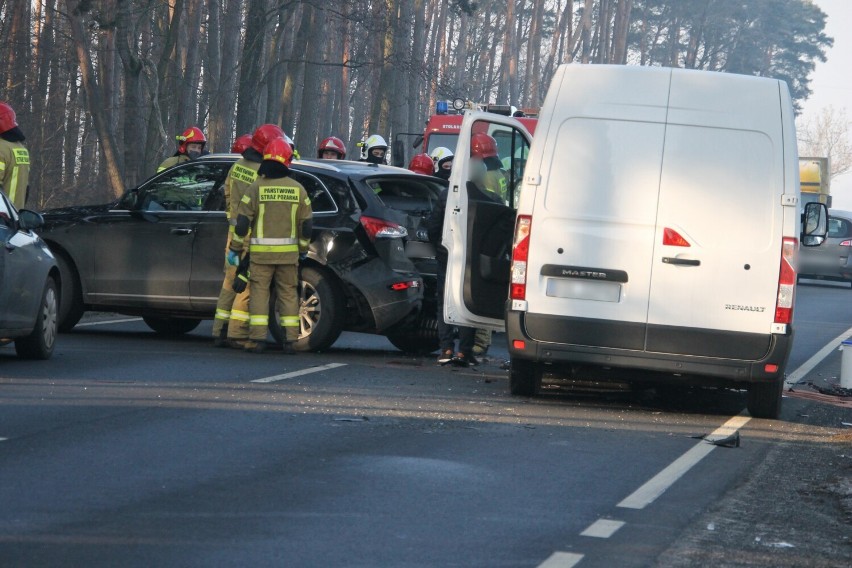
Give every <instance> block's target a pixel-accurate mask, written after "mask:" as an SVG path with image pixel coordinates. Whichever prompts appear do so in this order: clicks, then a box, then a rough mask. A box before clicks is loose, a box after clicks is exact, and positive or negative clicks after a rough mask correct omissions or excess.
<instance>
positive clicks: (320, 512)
mask: <svg viewBox="0 0 852 568" xmlns="http://www.w3.org/2000/svg"><path fill="white" fill-rule="evenodd" d="M850 299H852V291H850V290H849V289H848V287H847V288H843V287H840V286H833V285H830V284H825V285H821V284H816V285H812V286H809V285H805V286H801V287H800V288H799V298H798V302H799V304H798V308H797V310H798V311H797V313H796V318H797V319H796V321H797V326H798V327H797V329H798V331H797V334H798V335H797V339H796V348H795V351H794V353H793V354H792V357H791V365H790V368H791V369H793V368H795V367H796V366H798V365H801V364H802V363H803V362H804V361H806V360H808V359H809V358H810V357H811V355H813V353H815V352H816V351H818V350H819V349H820V348H821V347H823V345H825V344H826V342H828V341H830V340H832V339H833V338H835V337H836V336H837V335H838V334H840V333H842V332H843V331H844V330H845V329H849V327H850V326H852V302H850ZM128 320H129V321H128ZM209 332H210V324H209V322H208V323H205V324H203V325H202V326H201V327H199V328H198V330H196V331H195V332H193V333H191V334H189V335H186V336H184V337H180V338H177V339H163V338H160V337H158V336H156V335H154V334H153V333H151V332H150V331H148V330H147V328H146V327H145V325H144V324H143V323H142V322H141V321H139V320H135V319H134V318H122V317H118V318H114V319H113V320H109V321H98V320H91V319H89V320H87V321H86V322H84V324H83V325H80V326H78V328H77V329H75V331H74V332H73V333H70V334H64V335H62V336H60V338H59V343H58V346H57V351H56V353H55V355H54V358H53V359H52V360H51V361H48V362H26V361H18V360H17V359H16V358H15V357H14V351H13V350H12V349H11V348H6V349H2V350H0V377H2V378H0V565H2V566H240V565H253V566H344V565H345V566H365V567H366V566H489V567H490V566H519V567H523V566H528V567H536V566H542V565H544V566H554V567H555V566H562V567H565V566H574V565H577V566H581V567H586V566H625V567H628V566H654V565H659V566H666V565H673V564H676V562H675V561H674V560H673V559H681V560H683V559H698V560H696V562H697V563H690V562H687V563H686V564H683V565H703V564H704V562H705V561H712V562H713V563H714V564H716V565H722V566H724V565H739V564H738V563H737V562H734V561H731V562H726V561H725V557H724V556H719V554H721V553H715V552H714V554H713V555H712V556H710V557H708V556H706V555H705V556H701V554H702V551H704V552H706V551H708V550H714V551H715V550H716V549H715V548H714V542H713V541H707V540H706V537H704V536H702V535H703V534H704V533H706V532H707V531H708V530H710V529H707V528H704V527H705V526H709V525H708V522H707V515H708V514H710V513H713V514H716V512H719V515H721V516H720V517H719V521H718V522H719V524H720V527H721V526H722V525H723V524H724V523H725V521H726V520H728V521H729V520H731V519H732V518H733V517H742V515H741V513H740V512H737V511H741V508H740V509H738V508H736V507H733V506H731V507H733V510H734V511H735V512H734V513H731V512H727V513H726V512H725V511H726V509H724V507H721V505H720V504H729V503H731V502H732V499H734V498H741V497H742V496H743V495H747V494H748V490H749V487H752V486H751V485H749V484H750V483H752V482H757V481H759V478H760V477H761V476H762V477H763V479H769V477H767V476H766V471H767V468H769V469H770V470H771V471H772V472H773V474H774V475H776V477H775V478H774V481H773V483H772V487H770V488H769V489H768V490H767V489H762V490H761V491H762V492H763V493H762V495H763V496H764V497H766V495H765V494H766V493H767V492H771V491H773V490H778V491H779V492H780V491H781V488H782V487H783V486H784V484H785V483H787V484H789V483H792V481H791V480H789V479H786V480H785V478H784V477H783V475H782V474H783V472H782V471H781V468H775V467H770V464H772V463H774V462H773V460H775V461H777V460H779V459H782V457H783V456H782V457H779V453H778V452H780V451H781V449H785V448H793V451H797V452H799V453H800V454H801V452H803V451H805V450H806V449H808V448H814V451H817V450H819V451H822V450H823V449H825V448H826V447H829V446H828V445H827V443H826V440H829V439H831V440H833V439H834V438H837V436H838V433H839V432H842V428H843V427H842V426H841V424H840V418H842V417H843V416H848V414H849V413H848V411H847V410H844V409H837V410H836V411H835V410H833V409H831V408H828V407H826V406H825V405H819V404H817V403H811V402H807V401H801V400H790V399H787V400H786V401H785V405H784V411H783V415H782V419H781V420H778V421H767V420H748V417H747V416H746V415H744V411H743V408H744V406H745V394H744V393H742V392H738V391H726V390H695V389H693V390H683V389H657V390H651V391H640V392H622V391H618V390H612V391H606V392H604V391H579V392H578V391H571V390H566V389H565V388H563V387H564V385H563V386H560V385H559V384H558V381H554V382H553V385H552V388H550V389H548V393H547V394H546V395H544V396H540V397H537V398H535V399H526V398H517V397H511V396H509V394H508V380H507V375H506V372H505V371H504V370H502V369H501V363H502V359H503V357H504V356H505V347H503V346H500V345H499V344H498V343H495V345H494V346H493V347H492V353H491V355H492V356H491V357H490V358H489V359H488V361H487V362H484V364H482V365H480V367H478V368H475V369H453V368H447V367H439V366H437V365H435V364H434V362H433V358H432V357H428V358H418V357H410V356H406V355H403V354H401V353H400V352H398V351H395V350H394V349H393V347H392V346H391V345H390V343H388V342H387V341H386V340H385V339H384V338H382V337H374V336H367V335H361V334H344V336H343V337H342V338H341V339H340V340H339V341H338V343H337V344H336V345H335V347H334V348H333V349H332V350H330V351H328V352H326V353H322V354H300V355H296V356H285V355H283V354H281V353H277V352H274V351H273V352H267V353H265V354H263V355H252V354H245V353H242V352H237V351H232V350H227V349H215V348H213V347H212V346H211V345H210V338H209V337H208V334H209ZM554 379H558V377H554ZM257 381H266V382H257ZM844 412H846V414H845V415H844V414H843V413H844ZM850 418H852V417H850ZM849 421H850V422H852V419H850V420H849ZM726 423H727V424H728V425H730V426H731V429H730V430H727V431H726V430H719V428H720V427H722V426H723V425H725V424H726ZM737 427H739V433H740V435H741V440H742V443H741V445H740V446H739V447H736V448H724V447H716V446H713V445H710V444H707V443H706V442H704V441H703V440H700V439H697V438H695V436H699V435H706V434H711V437H714V438H720V437H723V436H724V435H726V434H728V433H730V432H732V431H733V429H734V428H737ZM779 439H783V440H784V443H779ZM840 447H841V448H844V447H845V448H846V449H845V452H846V453H845V455H846V456H847V458H845V459H846V461H844V460H843V459H841V461H840V464H841V467H846V468H849V467H850V466H849V465H848V464H849V458H848V456H850V455H852V448H850V447H849V446H848V445H847V446H843V445H841V446H840ZM779 448H781V449H779ZM830 449H831V451H832V452H833V451H834V450H835V449H836V447H835V446H830ZM841 453H842V452H841ZM785 455H786V454H785ZM802 455H803V454H802ZM832 455H834V454H832ZM802 465H803V466H804V467H809V468H810V469H811V470H813V469H814V468H815V467H816V466H814V464H802ZM651 480H653V481H651ZM649 481H650V482H651V484H650V486H649V485H648V484H649ZM773 488H774V489H773ZM850 495H852V493H850ZM773 501H775V500H774V499H772V498H769V499H765V498H764V499H761V500H760V502H761V503H762V504H761V505H760V507H763V508H771V507H772V506H773ZM739 506H740V507H743V506H746V507H747V506H748V504H746V505H743V504H742V503H740V505H739ZM826 507H827V505H826ZM839 511H840V512H836V513H832V512H827V513H825V514H827V515H829V518H828V522H829V523H830V522H834V524H835V525H836V526H838V527H839V530H841V531H843V530H844V529H843V527H849V526H852V525H850V518H852V517H850V518H845V519H844V518H843V515H844V514H845V513H844V512H843V510H842V509H840V510H839ZM760 513H761V511H760V510H756V511H754V514H755V515H760ZM849 513H850V514H852V508H850V510H849ZM802 514H805V513H802ZM807 514H810V513H807ZM831 515H836V516H839V518H836V519H832V518H831ZM775 516H777V515H775ZM723 517H724V518H723ZM788 519H789V523H791V524H795V526H796V527H797V528H799V529H801V528H802V525H801V523H800V521H801V520H796V513H795V511H791V512H790V513H789V515H788ZM785 521H786V519H785ZM710 524H713V523H710ZM697 531H698V532H697ZM700 531H703V532H700ZM719 532H720V533H721V532H722V531H721V530H720V531H719ZM740 532H742V531H740ZM732 533H733V531H732ZM846 533H847V534H848V529H847V530H846ZM713 534H714V535H715V533H713ZM746 536H747V537H748V539H749V542H752V541H751V539H752V538H753V537H752V536H751V535H746ZM720 538H722V536H721V535H720ZM728 538H730V539H731V542H736V538H737V535H735V534H731V535H728ZM702 539H704V540H702ZM803 540H806V539H803ZM758 542H760V541H758ZM766 542H769V541H768V540H767V541H766ZM772 542H775V541H772ZM687 544H688V546H687ZM767 546H768V545H767ZM790 546H791V547H794V546H795V547H797V548H794V550H795V554H797V555H798V554H801V553H802V552H803V551H806V550H810V549H808V545H807V544H806V543H805V542H804V541H803V542H801V543H800V542H798V541H797V542H796V543H795V545H793V544H791V545H790ZM846 547H847V548H844V546H843V543H841V545H840V546H839V548H837V550H827V548H830V547H826V546H818V547H817V549H816V550H811V551H810V552H809V555H808V556H805V558H810V559H816V560H818V561H819V562H818V563H814V564H813V565H825V566H834V565H837V566H844V565H847V563H846V562H845V560H848V558H849V556H848V555H847V554H848V553H849V552H850V551H852V549H850V548H848V547H849V543H848V542H847V543H846ZM722 548H723V549H724V547H722ZM760 551H761V553H766V554H770V553H771V554H775V555H776V556H771V555H770V556H768V557H767V558H769V560H767V561H766V562H768V563H766V564H763V563H761V561H758V563H757V564H744V565H773V566H779V565H786V564H785V559H791V558H796V559H799V560H800V559H801V557H800V556H795V557H794V556H786V557H785V556H783V555H785V554H792V553H791V552H790V551H789V549H788V548H787V547H784V546H774V545H773V547H768V548H765V550H764V548H761V549H760ZM735 552H736V550H735ZM778 555H780V556H778ZM752 558H754V557H752ZM835 562H837V563H836V564H835ZM789 565H797V564H796V562H793V563H791V564H789ZM798 565H802V564H798ZM808 565H810V564H808Z"/></svg>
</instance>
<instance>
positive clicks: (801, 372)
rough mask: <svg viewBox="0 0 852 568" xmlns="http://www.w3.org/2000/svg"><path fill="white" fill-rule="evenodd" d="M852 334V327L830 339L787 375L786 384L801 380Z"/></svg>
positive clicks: (786, 385) (793, 383)
mask: <svg viewBox="0 0 852 568" xmlns="http://www.w3.org/2000/svg"><path fill="white" fill-rule="evenodd" d="M850 335H852V327H850V328H849V329H847V330H846V331H844V332H843V333H841V334H840V335H838V336H837V337H835V338H834V339H832V340H831V341H829V342H828V344H827V345H826V346H825V347H823V348H822V349H820V350H819V351H817V352H816V354H815V355H814V356H813V357H811V358H810V359H808V360H807V361H805V362H804V363H803V364H802V366H801V367H799V368H798V369H796V370H795V371H793V372H792V373H790V374H789V375H787V380H785V381H784V386H785V387H790V386H793V385H795V384H796V383H798V382H799V381H801V380H802V378H804V376H805V375H807V374H808V373H810V372H811V371H812V370H813V369H814V367H816V366H817V365H819V364H820V363H821V362H822V360H823V359H825V358H826V357H828V355H829V353H831V352H832V351H834V350H835V349H837V348H838V347H839V346H840V344H841V343H842V342H843V340H844V339H846V338H847V337H849V336H850Z"/></svg>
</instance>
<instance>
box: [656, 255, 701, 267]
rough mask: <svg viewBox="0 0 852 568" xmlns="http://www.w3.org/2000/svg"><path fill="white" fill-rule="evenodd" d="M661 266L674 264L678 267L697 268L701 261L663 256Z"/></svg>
mask: <svg viewBox="0 0 852 568" xmlns="http://www.w3.org/2000/svg"><path fill="white" fill-rule="evenodd" d="M663 264H676V265H678V266H699V265H701V261H700V260H695V259H692V258H675V257H673V256H664V257H663Z"/></svg>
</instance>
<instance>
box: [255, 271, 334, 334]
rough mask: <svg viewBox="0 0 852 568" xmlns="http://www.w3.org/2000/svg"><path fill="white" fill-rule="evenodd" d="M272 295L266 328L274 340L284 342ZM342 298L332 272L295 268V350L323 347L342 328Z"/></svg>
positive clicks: (272, 294)
mask: <svg viewBox="0 0 852 568" xmlns="http://www.w3.org/2000/svg"><path fill="white" fill-rule="evenodd" d="M275 300H276V298H275V293H274V286H273V292H272V293H270V295H269V313H270V314H274V317H270V318H269V331H270V333H272V337H273V339H275V341H276V342H277V343H279V344H280V343H284V338H285V334H284V329H283V328H282V327H281V323H280V319H279V314H278V312H277V310H276V301H275ZM345 310H346V300H345V298H344V296H343V293H342V292H341V291H340V288H339V286H338V284H337V282H336V281H335V279H334V277H333V276H329V275H328V273H327V272H325V271H324V270H321V269H318V268H314V267H304V268H302V269H300V270H299V319H300V323H301V325H300V329H299V340H298V341H296V343H294V344H293V348H294V349H295V350H296V351H324V350H326V349H328V348H329V347H331V346H332V345H333V344H334V342H335V341H337V338H338V337H340V334H341V333H342V332H343V324H344V322H345V315H346V313H345Z"/></svg>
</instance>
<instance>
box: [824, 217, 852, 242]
mask: <svg viewBox="0 0 852 568" xmlns="http://www.w3.org/2000/svg"><path fill="white" fill-rule="evenodd" d="M850 229H852V227H850V224H849V223H848V222H846V221H844V220H843V219H840V218H838V217H831V218H830V219H829V220H828V237H829V238H832V239H842V238H844V237H847V236H850V233H852V230H850Z"/></svg>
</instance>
